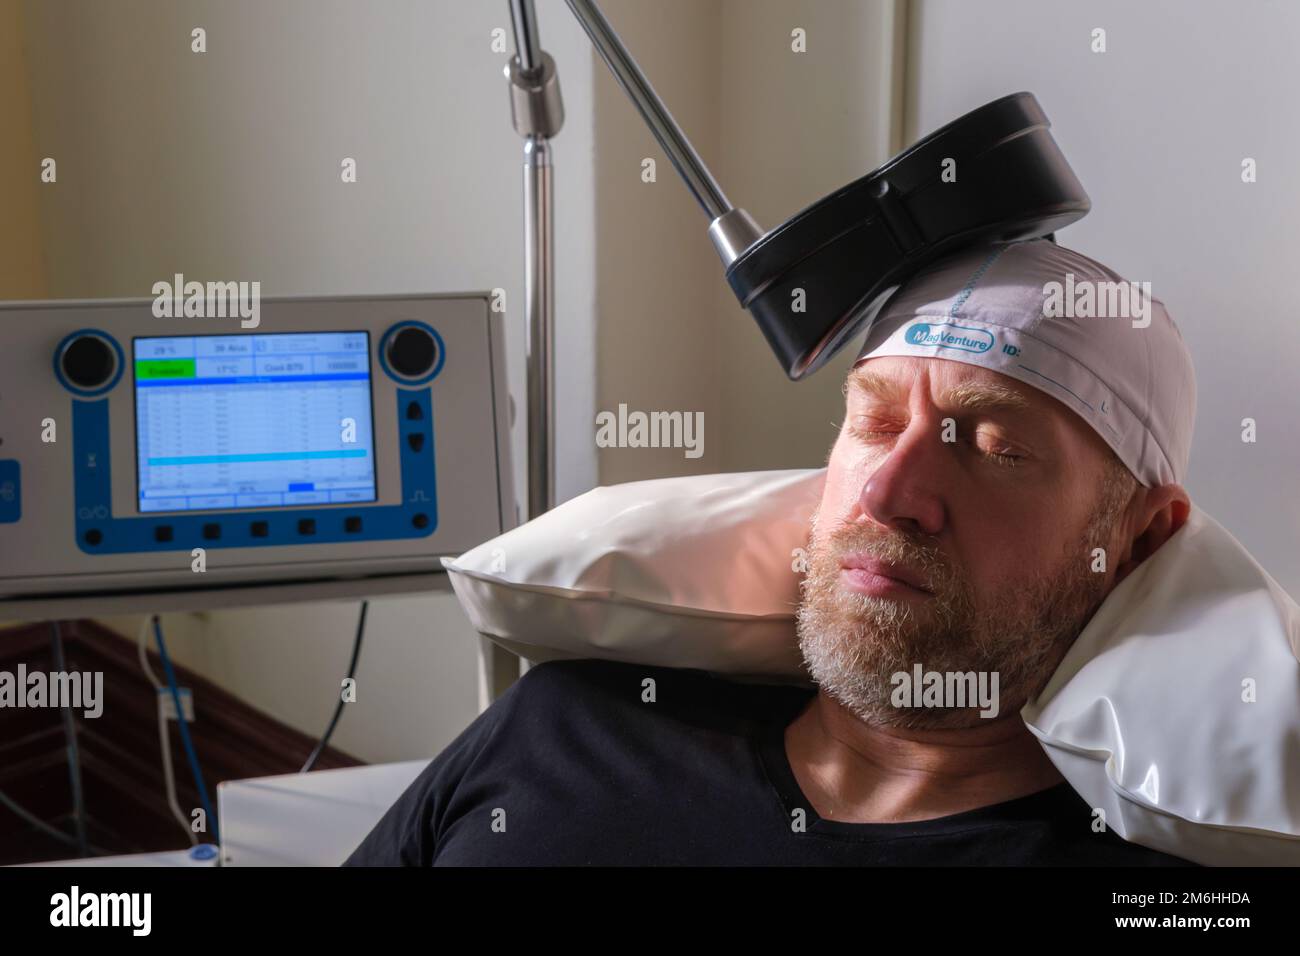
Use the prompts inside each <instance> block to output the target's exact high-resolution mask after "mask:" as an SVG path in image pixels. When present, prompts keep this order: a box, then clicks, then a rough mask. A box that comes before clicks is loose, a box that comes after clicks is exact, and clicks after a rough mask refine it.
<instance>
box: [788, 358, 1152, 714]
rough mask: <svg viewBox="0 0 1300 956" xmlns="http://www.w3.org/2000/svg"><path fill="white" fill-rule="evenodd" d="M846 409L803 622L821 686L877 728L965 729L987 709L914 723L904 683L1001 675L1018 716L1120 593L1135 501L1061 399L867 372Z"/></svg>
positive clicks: (816, 529) (1000, 382)
mask: <svg viewBox="0 0 1300 956" xmlns="http://www.w3.org/2000/svg"><path fill="white" fill-rule="evenodd" d="M846 397H847V405H846V416H845V420H844V424H843V426H842V428H841V430H840V434H839V438H838V439H837V441H836V443H835V446H834V448H833V449H832V451H831V456H830V460H829V462H828V465H827V474H826V486H825V490H824V492H823V494H822V500H821V504H820V506H819V508H818V511H817V513H816V514H815V515H814V517H813V525H812V532H811V537H810V543H809V565H808V574H807V576H806V578H805V580H804V582H803V591H804V593H803V602H802V604H801V607H800V610H799V636H800V647H801V648H802V650H803V654H804V659H805V661H806V662H807V664H808V667H809V670H810V672H811V673H812V676H813V678H814V679H815V680H816V681H817V683H818V684H819V685H820V686H821V688H822V690H823V691H825V692H826V693H828V694H830V696H831V697H833V698H834V699H835V700H837V701H839V702H840V703H841V704H842V705H844V706H845V707H846V708H847V709H848V710H850V711H851V712H852V713H854V714H855V715H856V716H857V717H858V718H859V719H862V720H865V721H868V722H872V723H878V724H884V725H895V726H906V727H962V726H970V725H973V724H975V723H976V722H977V721H979V720H980V717H979V715H978V708H971V707H967V708H965V709H944V708H934V709H930V708H924V709H923V708H914V707H907V708H900V707H898V706H895V705H894V704H893V703H891V695H892V694H893V692H894V684H893V681H892V678H893V675H895V674H897V673H900V672H905V673H907V674H909V675H911V674H912V673H913V668H914V665H918V664H919V665H921V668H922V670H923V671H927V672H929V671H937V672H940V673H946V672H961V673H966V672H970V671H974V672H976V673H977V674H978V673H981V672H983V673H984V674H986V675H991V674H993V673H995V672H996V673H997V674H998V687H999V697H1000V714H999V716H1005V715H1007V714H1009V713H1014V712H1015V711H1017V710H1019V708H1020V707H1021V706H1023V704H1024V703H1025V701H1026V700H1028V699H1029V698H1030V697H1032V696H1034V695H1036V694H1037V693H1038V692H1039V691H1040V690H1041V689H1042V687H1043V685H1044V684H1045V683H1046V681H1047V679H1048V678H1049V677H1050V676H1051V673H1052V671H1053V670H1055V668H1056V665H1057V664H1058V663H1059V662H1060V659H1061V657H1062V656H1064V654H1065V652H1066V650H1068V648H1069V645H1070V643H1071V642H1072V641H1073V639H1074V638H1075V637H1077V636H1078V633H1079V631H1080V630H1081V629H1082V628H1083V625H1084V624H1086V623H1087V620H1088V619H1089V618H1090V617H1091V616H1092V614H1093V612H1094V611H1095V610H1096V608H1097V606H1098V605H1100V603H1101V601H1102V600H1103V599H1104V597H1105V595H1106V593H1107V592H1108V590H1109V588H1110V586H1111V582H1112V581H1113V580H1114V569H1113V568H1112V567H1111V564H1112V563H1113V560H1114V553H1113V548H1112V541H1111V538H1112V534H1113V531H1114V527H1115V525H1116V516H1117V515H1118V514H1119V513H1121V512H1122V510H1123V506H1124V505H1125V504H1127V495H1126V494H1125V492H1126V491H1127V490H1128V489H1127V488H1125V487H1123V486H1121V485H1118V484H1117V483H1115V482H1107V481H1106V476H1107V474H1108V468H1107V464H1106V462H1107V456H1108V454H1109V451H1108V450H1107V449H1106V447H1105V445H1104V443H1103V442H1102V440H1101V439H1100V437H1099V436H1097V435H1096V434H1095V432H1093V431H1092V429H1091V428H1089V427H1088V426H1087V425H1086V424H1085V423H1084V422H1083V421H1082V420H1081V419H1079V418H1078V417H1077V416H1076V415H1075V414H1074V413H1073V412H1071V411H1070V410H1069V409H1067V408H1066V407H1065V406H1064V405H1062V404H1060V403H1059V402H1057V401H1056V400H1055V399H1053V398H1052V397H1051V396H1049V395H1047V394H1045V393H1043V392H1042V391H1040V390H1038V389H1035V388H1030V387H1028V386H1026V385H1024V384H1022V383H1020V382H1017V381H1015V380H1014V379H1011V378H1008V377H1006V376H1003V375H999V374H998V373H996V372H992V371H989V370H988V369H984V368H979V367H976V366H972V365H967V364H965V363H961V362H952V361H946V360H942V359H923V358H908V357H881V358H875V359H869V360H868V361H866V362H864V363H863V364H861V365H859V366H858V367H857V368H856V369H855V370H853V372H851V373H850V376H849V380H848V383H847V388H846ZM1094 548H1104V549H1106V555H1107V560H1106V570H1105V571H1104V572H1098V571H1095V570H1093V567H1094V560H1095V559H1094V554H1093V549H1094ZM899 577H901V578H903V579H906V580H907V581H910V582H911V584H912V585H913V586H908V585H907V584H904V583H900V582H899V580H897V578H899Z"/></svg>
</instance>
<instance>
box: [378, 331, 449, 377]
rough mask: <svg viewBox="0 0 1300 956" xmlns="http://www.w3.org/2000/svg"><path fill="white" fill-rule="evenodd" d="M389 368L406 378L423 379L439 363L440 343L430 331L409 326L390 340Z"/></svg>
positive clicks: (390, 337)
mask: <svg viewBox="0 0 1300 956" xmlns="http://www.w3.org/2000/svg"><path fill="white" fill-rule="evenodd" d="M387 351H388V367H389V368H391V369H392V370H393V371H394V372H395V373H396V374H398V375H401V376H403V377H405V378H423V377H424V376H426V375H428V374H429V373H430V372H432V371H433V366H434V365H435V364H436V363H437V361H438V343H437V342H436V341H434V338H433V336H432V335H430V334H429V331H428V329H423V328H420V326H418V325H408V326H406V327H405V328H403V329H400V330H399V331H398V332H397V333H395V334H394V335H391V336H389V338H388V349H387Z"/></svg>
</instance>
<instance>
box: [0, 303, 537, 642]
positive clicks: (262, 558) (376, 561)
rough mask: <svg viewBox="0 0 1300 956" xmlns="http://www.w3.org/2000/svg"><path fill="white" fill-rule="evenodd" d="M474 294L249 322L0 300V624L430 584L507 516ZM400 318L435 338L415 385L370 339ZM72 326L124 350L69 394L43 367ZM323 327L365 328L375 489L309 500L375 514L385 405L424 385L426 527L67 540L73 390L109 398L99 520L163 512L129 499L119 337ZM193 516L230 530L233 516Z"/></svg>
mask: <svg viewBox="0 0 1300 956" xmlns="http://www.w3.org/2000/svg"><path fill="white" fill-rule="evenodd" d="M489 300H490V294H489V293H487V292H478V293H466V294H440V295H409V296H407V295H392V296H373V297H371V296H366V297H361V296H355V297H316V298H274V299H272V298H267V299H263V300H262V301H261V304H260V316H259V324H258V326H257V327H256V328H248V329H244V328H241V320H240V319H239V318H238V317H235V318H188V317H187V318H158V317H155V316H154V314H153V303H154V300H153V299H138V300H52V301H45V302H10V303H0V343H3V348H2V349H0V462H8V463H9V464H8V465H7V466H6V467H7V470H8V472H9V473H11V474H12V472H13V469H14V465H13V464H12V463H13V462H14V461H16V462H17V463H18V465H17V468H18V469H20V474H21V483H20V484H21V486H20V490H19V492H18V493H19V494H20V495H21V514H20V516H19V517H18V518H17V520H13V509H12V503H11V505H10V511H9V514H8V518H9V519H10V520H7V521H4V522H0V618H6V617H8V618H16V617H42V616H45V617H48V616H54V615H58V616H63V615H67V614H70V613H72V612H73V611H75V610H76V608H77V605H85V606H86V608H88V609H93V610H94V612H95V613H111V612H113V611H126V610H137V609H147V610H150V611H157V610H169V609H181V608H184V609H192V610H197V609H202V608H204V607H220V606H225V605H229V604H238V603H281V602H283V601H286V600H296V599H311V598H314V597H336V598H337V597H345V596H349V595H358V596H360V595H369V594H379V593H394V592H400V591H409V590H427V589H429V588H431V587H432V588H438V587H445V584H444V583H443V582H444V580H445V575H444V573H443V572H442V569H441V565H440V563H439V558H440V557H442V556H444V555H456V554H460V553H461V552H463V551H465V550H467V549H468V548H471V547H473V546H474V545H476V544H478V543H479V542H481V541H484V540H487V539H489V538H492V537H495V536H496V535H499V534H501V533H502V532H504V531H506V530H509V529H510V528H512V527H514V526H515V524H517V521H518V511H517V506H516V503H515V496H514V490H513V482H512V474H513V472H512V468H511V456H510V420H511V417H512V416H511V413H510V411H511V410H510V401H509V396H508V392H507V382H506V359H505V318H504V315H503V314H501V313H497V312H493V311H492V310H491V308H490V305H489ZM403 322H415V323H422V324H424V325H426V326H428V327H431V328H433V329H434V330H436V333H437V336H438V338H439V339H440V340H441V350H440V351H441V355H440V367H439V368H438V370H437V371H436V373H435V374H434V376H433V377H432V379H431V380H429V381H427V382H425V383H422V384H419V385H411V384H410V383H407V382H401V381H396V380H395V379H394V378H393V377H391V375H390V373H389V370H388V368H387V364H386V363H385V362H383V361H382V360H381V357H380V354H379V350H380V346H381V342H382V341H383V339H384V336H385V334H386V333H387V332H389V330H391V329H392V328H393V327H394V326H395V325H396V324H398V323H403ZM83 329H95V330H100V331H102V332H104V333H107V335H109V336H111V337H112V338H113V339H115V340H116V342H118V343H120V345H121V348H122V351H123V353H124V355H125V356H126V359H125V362H124V363H123V364H124V368H123V373H122V375H121V378H120V379H119V380H118V381H117V382H116V384H114V385H113V386H112V387H111V388H110V389H108V390H107V391H106V392H105V393H104V394H103V395H101V396H96V397H94V398H93V399H87V398H86V397H85V396H79V395H77V394H74V392H72V391H70V390H69V389H68V388H67V387H65V384H64V383H62V382H61V381H60V380H59V377H58V376H57V375H56V374H55V352H56V349H57V348H58V346H59V344H60V343H61V342H62V341H64V340H65V338H66V337H67V336H69V335H70V334H72V333H75V332H77V331H78V330H83ZM333 331H337V332H343V331H349V332H356V331H364V332H367V333H368V335H369V347H370V384H371V389H372V402H371V405H372V416H373V438H374V456H375V477H376V490H377V496H378V497H377V500H376V501H374V502H371V503H366V504H348V505H343V504H335V505H325V506H323V507H325V508H329V509H331V510H333V509H338V510H340V511H344V510H346V511H347V512H348V514H356V515H359V516H360V517H361V518H362V519H363V521H364V519H365V517H366V515H367V514H368V513H371V512H372V509H383V508H388V509H389V511H388V514H389V515H392V514H394V512H393V511H392V509H393V508H394V507H396V506H402V505H403V482H404V476H405V475H406V474H407V473H406V471H405V469H406V467H407V465H408V464H409V458H410V455H411V454H412V452H411V451H410V450H409V449H408V448H407V447H406V442H405V441H404V432H405V430H406V427H407V426H406V423H404V422H402V421H401V420H400V418H401V416H400V415H399V412H398V409H399V401H400V400H401V399H402V397H403V396H405V395H410V394H414V393H415V392H416V391H418V390H420V389H427V390H428V395H427V397H426V400H427V403H428V407H429V408H430V410H431V414H430V416H429V418H430V421H429V423H428V424H429V432H430V434H429V436H428V437H429V439H430V441H429V446H428V447H427V448H426V449H424V451H423V454H427V455H431V456H432V475H433V478H434V481H435V482H436V489H435V491H436V494H435V495H429V496H428V497H430V498H436V500H434V501H431V502H430V503H429V507H428V509H426V510H429V511H430V513H431V514H432V517H433V521H432V523H431V528H430V530H429V531H428V533H422V534H420V535H419V536H415V537H410V536H407V537H396V538H383V537H375V536H373V533H372V532H370V531H369V526H368V525H367V531H366V532H365V533H366V535H369V536H367V537H365V539H364V540H362V539H358V540H347V541H330V542H323V541H312V540H310V539H306V538H304V539H302V540H301V543H300V541H299V540H298V539H294V540H285V541H283V542H280V541H277V542H270V543H261V544H260V545H259V546H250V547H239V546H222V544H223V543H222V542H213V541H204V540H193V541H190V540H180V539H179V538H178V539H177V540H176V541H175V542H174V544H175V547H173V548H171V549H169V550H153V551H141V552H135V553H93V550H94V549H89V548H87V547H86V546H85V544H84V541H82V540H79V534H80V535H81V536H82V537H83V538H84V528H85V527H86V525H85V523H84V521H83V522H82V524H81V525H80V529H79V525H78V520H77V514H76V510H77V509H76V506H75V501H76V497H75V496H76V488H75V482H74V448H75V446H76V438H77V436H76V434H75V430H74V416H73V406H74V403H75V402H78V401H81V402H83V403H84V402H86V401H106V402H107V403H108V405H107V423H108V432H109V434H108V438H107V439H106V441H107V447H108V448H109V449H110V457H111V515H110V516H109V518H110V519H123V518H125V519H142V520H146V521H147V520H159V519H161V518H164V517H165V516H163V515H158V514H152V513H150V514H142V513H141V512H140V511H139V510H138V499H137V488H136V454H137V453H136V445H135V441H136V420H135V419H136V405H135V383H134V374H133V367H132V366H133V363H132V361H131V355H132V345H131V342H132V340H133V339H134V338H137V337H150V338H153V337H161V336H197V335H241V334H247V335H252V334H263V335H265V334H274V333H292V332H333ZM51 419H52V420H53V421H54V423H55V426H56V440H55V441H53V442H46V441H43V440H42V433H43V432H44V431H46V429H45V428H44V427H43V422H46V421H47V420H51ZM83 420H84V418H83ZM403 455H407V458H403ZM11 490H12V489H11ZM407 490H408V491H409V488H408V489H407ZM99 510H101V511H102V510H104V509H102V508H101V509H99ZM274 510H275V511H284V512H291V511H293V508H282V509H274ZM373 513H374V514H376V515H378V514H379V512H378V511H374V512H373ZM204 514H205V515H206V516H210V517H211V518H212V520H213V521H222V522H225V521H229V522H230V523H231V526H232V527H234V526H236V525H237V524H238V522H240V521H242V520H244V519H243V516H244V515H245V514H246V512H245V511H244V510H242V509H241V510H231V511H222V512H205V513H204ZM178 517H179V516H178ZM83 518H84V515H83ZM376 523H378V522H376ZM187 534H188V533H187ZM191 547H203V548H205V550H206V570H205V571H203V572H202V573H196V572H195V571H194V570H193V568H192V558H191ZM268 589H273V591H272V590H268ZM135 595H139V596H140V599H141V600H140V601H136V600H135V599H134V597H133V596H135ZM137 604H139V607H136V605H137Z"/></svg>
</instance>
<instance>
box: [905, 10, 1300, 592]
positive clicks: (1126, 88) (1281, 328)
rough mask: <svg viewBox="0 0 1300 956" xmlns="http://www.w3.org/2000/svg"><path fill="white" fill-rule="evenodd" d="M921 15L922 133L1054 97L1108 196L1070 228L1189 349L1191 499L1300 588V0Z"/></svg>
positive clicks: (918, 79)
mask: <svg viewBox="0 0 1300 956" xmlns="http://www.w3.org/2000/svg"><path fill="white" fill-rule="evenodd" d="M913 25H914V31H913V33H912V34H911V39H912V41H913V43H912V50H911V57H910V60H909V70H908V77H909V98H910V101H911V105H912V107H913V110H912V116H911V118H910V123H909V130H908V132H909V135H910V136H911V137H913V138H915V137H916V136H918V135H920V134H922V133H925V132H928V131H929V130H931V129H934V128H935V127H937V126H940V125H942V124H944V123H946V122H948V121H949V120H952V119H955V118H956V117H957V116H959V115H960V114H962V113H964V112H966V111H967V110H970V109H973V108H974V107H976V106H979V105H981V104H982V103H984V102H986V101H988V100H991V99H994V98H996V97H998V96H1001V95H1004V94H1006V93H1012V92H1016V91H1018V90H1029V91H1031V92H1033V93H1034V95H1035V96H1037V97H1038V99H1039V102H1041V103H1042V105H1043V108H1044V109H1045V110H1046V112H1047V115H1048V117H1049V118H1050V119H1051V121H1052V132H1053V135H1054V136H1055V137H1056V139H1057V142H1059V143H1060V144H1061V147H1062V149H1063V150H1064V152H1065V155H1066V156H1067V157H1068V158H1069V161H1070V165H1071V166H1073V167H1074V170H1075V172H1076V173H1078V175H1079V179H1080V181H1081V182H1082V183H1083V186H1084V188H1085V189H1086V190H1087V191H1088V194H1089V196H1091V198H1092V211H1091V212H1090V213H1089V214H1088V216H1087V217H1085V218H1084V219H1083V220H1082V221H1080V222H1078V223H1076V224H1075V225H1073V226H1070V227H1069V228H1068V229H1066V230H1064V231H1062V232H1061V233H1060V234H1059V236H1058V240H1059V241H1060V242H1061V244H1062V245H1065V246H1069V247H1071V248H1074V249H1077V250H1079V251H1080V252H1082V253H1084V254H1086V255H1089V256H1092V257H1093V258H1095V259H1098V260H1099V261H1101V262H1104V263H1106V264H1107V265H1109V266H1111V267H1112V268H1114V269H1115V270H1116V271H1118V272H1119V273H1120V274H1121V275H1124V276H1125V277H1126V278H1129V279H1132V280H1135V281H1149V282H1151V284H1152V293H1153V294H1154V295H1155V296H1156V298H1159V299H1161V300H1162V301H1163V302H1164V303H1165V305H1166V306H1167V307H1168V309H1169V312H1170V314H1171V315H1172V316H1173V318H1174V321H1175V322H1176V323H1178V326H1179V328H1180V329H1181V330H1182V333H1183V337H1184V339H1185V340H1186V341H1187V343H1188V346H1189V348H1190V349H1191V351H1192V357H1193V360H1194V362H1195V364H1196V371H1197V380H1198V387H1199V392H1200V394H1199V400H1198V412H1197V426H1196V436H1195V440H1194V443H1193V446H1192V454H1191V467H1190V470H1189V478H1188V481H1187V489H1188V492H1189V493H1190V495H1191V497H1192V500H1193V501H1195V502H1196V503H1197V504H1199V505H1200V506H1201V507H1203V508H1204V509H1205V510H1206V511H1207V512H1208V513H1209V514H1211V515H1213V516H1214V517H1215V518H1217V519H1218V520H1219V522H1220V523H1221V524H1223V525H1224V526H1225V527H1226V528H1228V530H1229V531H1231V532H1232V533H1233V534H1234V535H1235V536H1236V537H1237V538H1238V539H1239V540H1240V541H1241V542H1242V543H1243V544H1245V545H1246V547H1247V548H1248V549H1249V550H1250V551H1251V553H1252V554H1253V555H1254V556H1255V557H1256V559H1257V560H1258V561H1259V562H1260V563H1261V564H1262V565H1263V566H1264V567H1265V568H1267V569H1268V570H1269V572H1270V573H1271V574H1272V575H1273V576H1274V577H1275V578H1276V579H1277V580H1278V582H1279V583H1280V584H1281V585H1282V586H1283V587H1285V588H1286V589H1287V590H1288V591H1289V592H1290V593H1291V594H1292V595H1297V596H1300V497H1298V496H1297V494H1296V491H1297V489H1298V488H1300V442H1297V441H1296V439H1295V427H1296V426H1295V420H1296V413H1297V411H1300V392H1297V388H1296V380H1297V378H1296V366H1297V364H1300V308H1298V307H1297V306H1296V304H1295V295H1294V292H1293V288H1292V285H1291V283H1292V281H1293V279H1294V277H1295V275H1296V261H1295V260H1296V250H1297V249H1300V188H1298V187H1297V182H1296V168H1297V163H1298V162H1300V124H1297V123H1296V115H1297V114H1296V95H1297V91H1298V90H1300V59H1298V58H1297V57H1296V56H1295V43H1296V38H1297V37H1300V5H1298V4H1295V3H1289V2H1280V0H1274V2H1266V0H1254V2H1251V3H1248V4H1243V3H1233V2H1231V0H1197V2H1196V3H1186V2H1179V0H1147V2H1143V3H1131V2H1121V0H1090V2H1089V3H1086V4H1079V3H1070V2H1066V0H983V2H980V3H968V2H963V0H917V2H916V4H915V7H914V10H913ZM1096 27H1102V28H1104V29H1105V30H1106V39H1107V52H1105V53H1093V52H1091V51H1090V42H1091V32H1092V30H1093V29H1094V28H1096ZM1244 157H1253V158H1254V159H1255V160H1256V161H1257V163H1258V171H1259V180H1258V182H1256V183H1253V184H1249V185H1248V184H1245V183H1243V182H1242V181H1241V161H1242V159H1243V158H1244ZM1244 418H1254V419H1255V420H1256V421H1257V423H1258V441H1257V443H1255V444H1243V442H1242V441H1241V431H1242V428H1241V422H1242V419H1244Z"/></svg>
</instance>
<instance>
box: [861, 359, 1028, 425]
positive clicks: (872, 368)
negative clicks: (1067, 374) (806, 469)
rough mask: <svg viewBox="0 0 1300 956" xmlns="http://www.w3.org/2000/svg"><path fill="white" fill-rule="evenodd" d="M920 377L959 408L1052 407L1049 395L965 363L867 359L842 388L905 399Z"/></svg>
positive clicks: (943, 360)
mask: <svg viewBox="0 0 1300 956" xmlns="http://www.w3.org/2000/svg"><path fill="white" fill-rule="evenodd" d="M922 375H927V376H928V377H929V378H930V380H931V381H932V382H935V383H937V385H938V387H937V388H936V389H935V391H936V393H937V396H938V397H939V398H940V400H941V401H944V402H950V403H952V404H954V405H957V406H959V407H962V408H970V409H975V408H985V409H1003V410H1007V411H1029V410H1042V411H1044V412H1046V411H1048V410H1049V409H1050V408H1051V404H1052V398H1051V396H1050V395H1045V394H1043V393H1042V392H1041V391H1039V390H1038V389H1036V388H1032V387H1030V386H1028V385H1026V384H1024V383H1023V382H1018V381H1016V380H1015V379H1014V378H1011V377H1010V376H1007V375H1002V374H1001V373H999V372H994V371H992V370H991V369H986V368H981V367H980V366H977V365H971V364H969V363H966V362H954V361H949V360H946V359H937V358H922V357H900V356H881V357H879V358H871V359H867V360H866V361H864V362H862V363H861V364H859V365H857V366H855V367H854V368H853V369H851V370H850V371H849V376H848V379H847V381H846V383H845V388H846V391H848V390H858V391H861V392H864V393H865V394H867V395H870V396H872V397H875V398H881V399H886V400H888V399H905V398H906V397H907V396H908V395H909V394H910V393H911V392H912V389H913V388H914V387H915V385H916V380H917V379H918V378H920V377H921V376H922Z"/></svg>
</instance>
